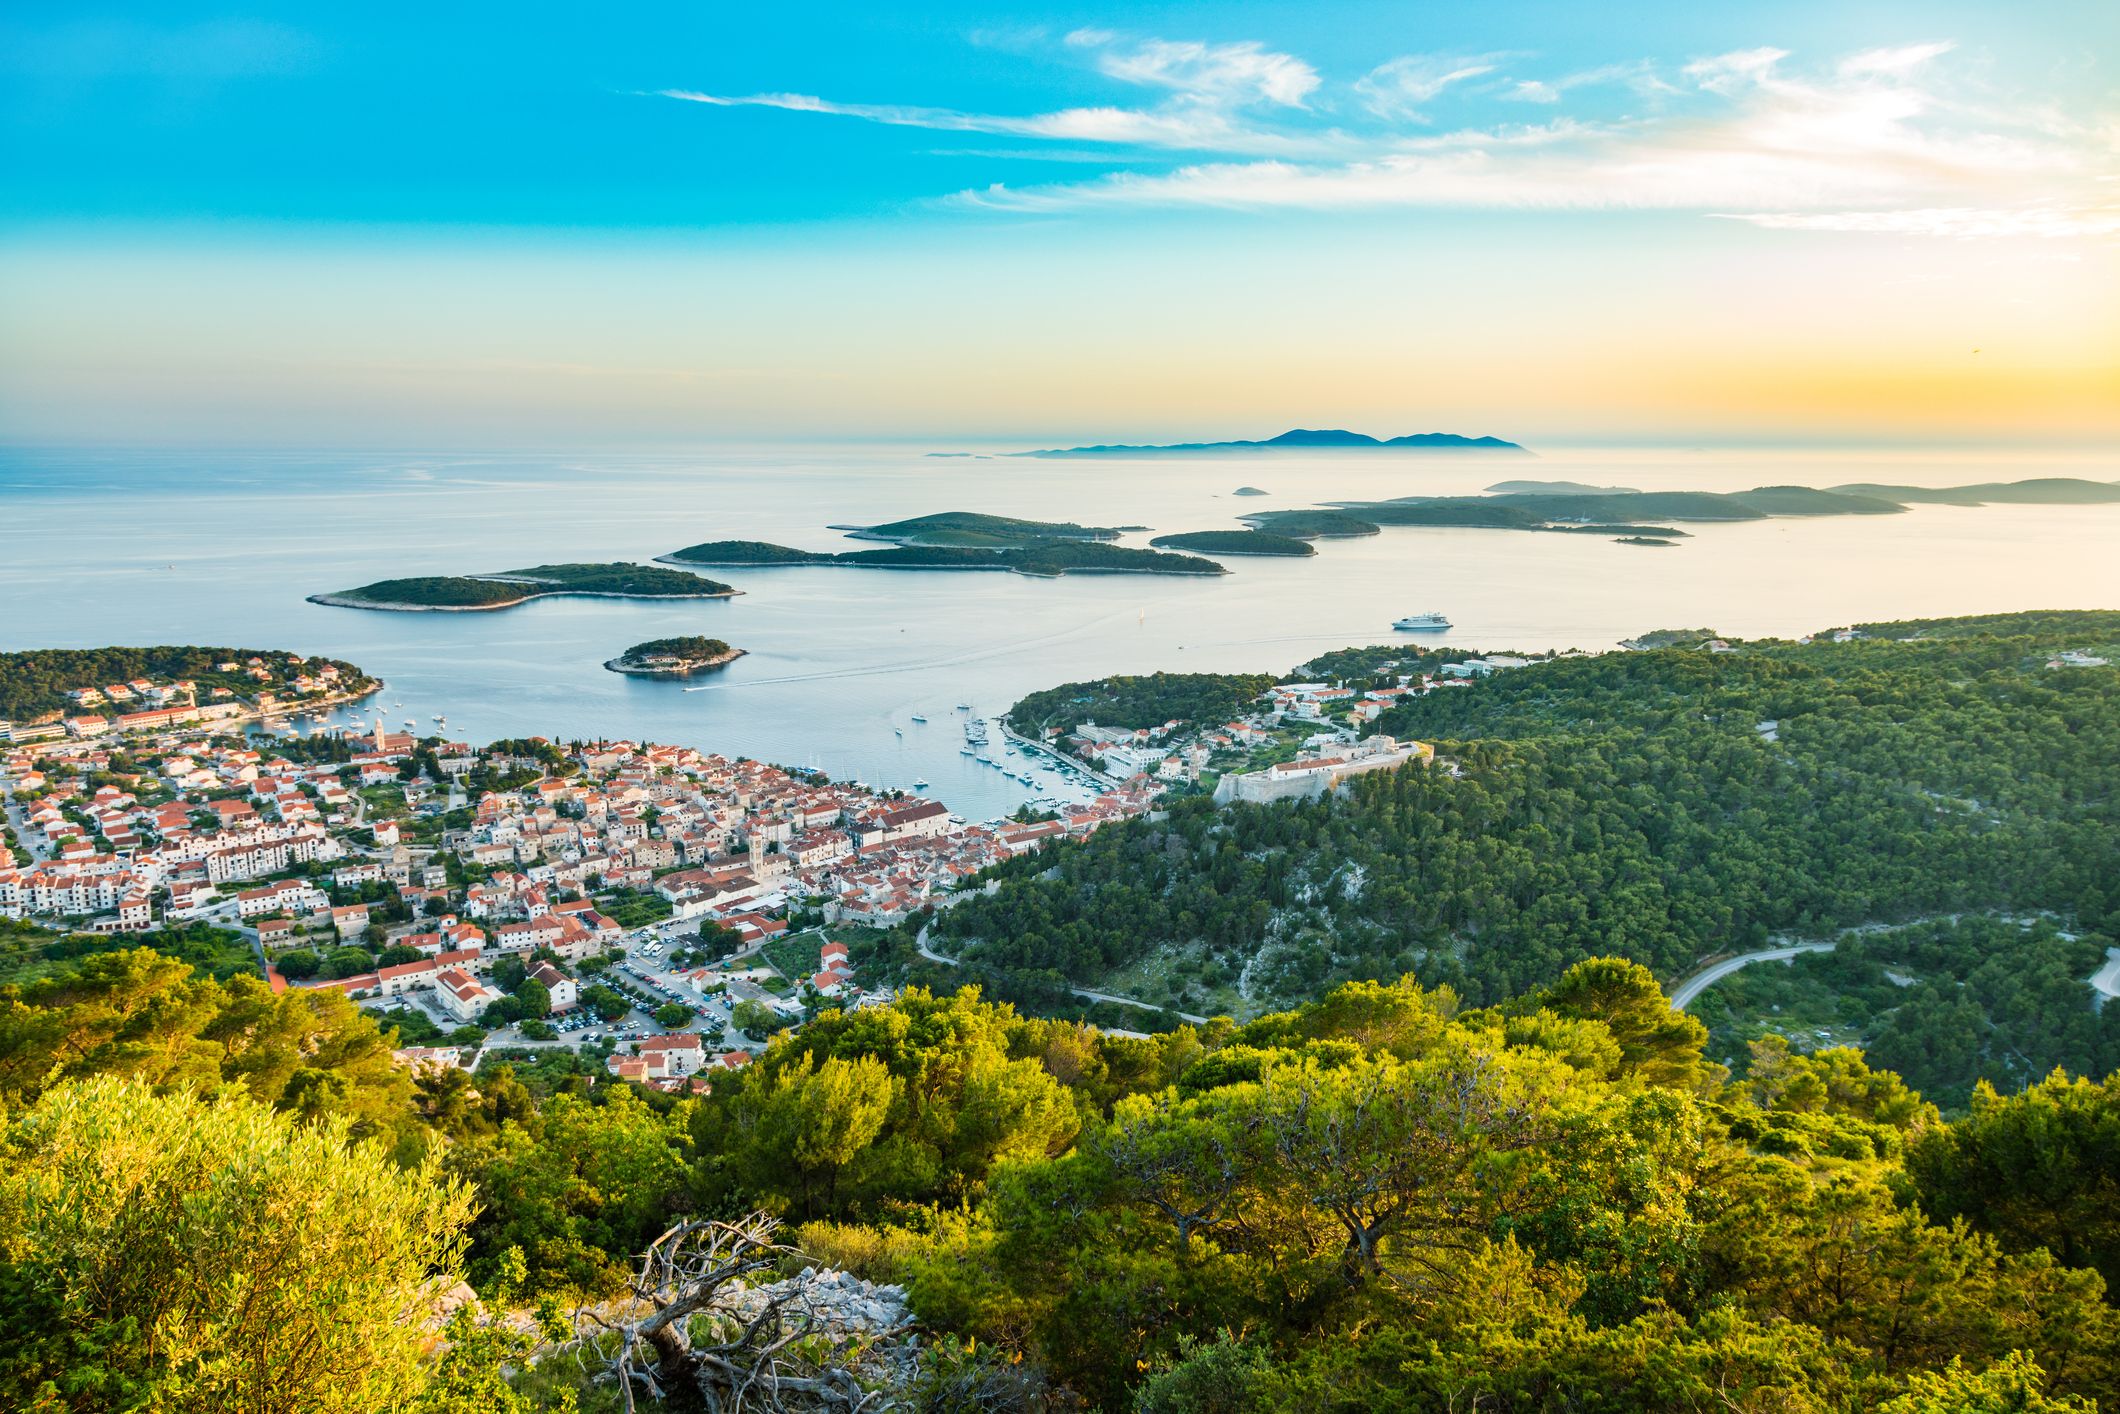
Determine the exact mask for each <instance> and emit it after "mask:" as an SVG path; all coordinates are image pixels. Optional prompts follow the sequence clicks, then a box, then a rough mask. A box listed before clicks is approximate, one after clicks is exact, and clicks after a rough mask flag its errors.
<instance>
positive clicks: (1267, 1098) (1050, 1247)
mask: <svg viewBox="0 0 2120 1414" xmlns="http://www.w3.org/2000/svg"><path fill="white" fill-rule="evenodd" d="M106 941H109V940H106ZM118 941H120V942H121V943H122V940H118ZM0 999H4V1002H5V1004H6V1006H7V1007H8V1008H10V1015H11V1019H12V1024H11V1026H10V1027H9V1029H8V1031H7V1033H6V1037H5V1044H4V1045H0V1106H4V1107H5V1112H6V1114H7V1116H8V1125H7V1128H6V1130H5V1132H4V1135H0V1143H4V1145H5V1155H6V1163H5V1164H0V1237H4V1240H5V1241H6V1243H7V1249H8V1272H9V1275H10V1279H11V1280H12V1281H13V1282H15V1283H16V1284H17V1285H18V1286H19V1287H21V1288H22V1289H23V1290H24V1291H25V1292H27V1293H29V1296H26V1297H25V1299H23V1300H21V1301H19V1302H18V1303H17V1304H16V1306H15V1308H14V1310H13V1314H12V1325H11V1327H10V1339H9V1340H7V1341H5V1342H0V1390H5V1391H7V1392H8V1393H9V1402H10V1406H11V1407H13V1406H20V1407H24V1408H52V1409H69V1410H82V1411H100V1410H107V1409H116V1408H119V1407H134V1408H157V1409H169V1410H172V1411H178V1410H199V1411H207V1410H216V1411H218V1410H237V1409H264V1408H285V1409H289V1410H296V1409H300V1410H309V1409H319V1410H323V1409H331V1410H348V1411H353V1410H362V1411H366V1410H386V1409H387V1410H395V1411H404V1414H472V1411H480V1414H485V1411H498V1412H499V1414H566V1412H567V1411H578V1414H620V1412H621V1411H628V1414H678V1411H686V1410H697V1409H700V1408H721V1409H726V1410H731V1411H735V1410H747V1409H748V1410H759V1411H801V1414H847V1411H849V1410H853V1409H857V1408H858V1409H866V1410H871V1411H876V1412H877V1414H881V1411H883V1410H887V1409H893V1410H937V1411H941V1410H950V1411H966V1414H974V1412H975V1411H977V1412H979V1414H1060V1411H1064V1410H1083V1409H1093V1410H1108V1411H1114V1414H1122V1412H1123V1411H1134V1414H1176V1412H1177V1411H1188V1414H1252V1411H1261V1414H1371V1412H1372V1411H1380V1412H1381V1414H1430V1411H1435V1410H1443V1409H1450V1408H1452V1407H1457V1408H1466V1409H1473V1408H1479V1409H1489V1410H1497V1411H1504V1412H1505V1414H1545V1412H1546V1411H1555V1412H1556V1414H1559V1412H1560V1411H1600V1412H1601V1414H1635V1411H1658V1414H1662V1412H1663V1411H1671V1412H1672V1414H1678V1411H1708V1410H1716V1409H1721V1410H1731V1409H1736V1410H1746V1411H1786V1414H1866V1411H1880V1414H1973V1411H1996V1414H2001V1411H2021V1414H2089V1411H2090V1410H2091V1408H2092V1406H2091V1405H2090V1404H2089V1403H2087V1402H2086V1400H2087V1399H2088V1398H2089V1397H2091V1396H2095V1395H2099V1394H2103V1393H2105V1392H2108V1391H2110V1390H2111V1389H2112V1388H2113V1387H2114V1386H2115V1383H2116V1381H2120V1313H2116V1311H2115V1309H2114V1307H2113V1306H2112V1305H2111V1304H2110V1303H2109V1302H2108V1301H2107V1300H2106V1299H2104V1298H2105V1293H2106V1292H2107V1290H2108V1287H2107V1285H2106V1277H2107V1276H2108V1275H2109V1276H2113V1277H2120V1224H2116V1223H2115V1222H2114V1220H2113V1217H2112V1213H2111V1209H2110V1203H2109V1197H2110V1195H2109V1192H2108V1191H2107V1189H2108V1186H2109V1174H2110V1157H2109V1147H2110V1142H2111V1141H2110V1135H2111V1130H2112V1126H2113V1125H2114V1124H2115V1123H2116V1122H2120V1080H2115V1081H2108V1082H2106V1083H2105V1084H2103V1085H2099V1084H2095V1083H2091V1082H2086V1081H2082V1080H2072V1079H2070V1078H2068V1077H2066V1076H2060V1075H2057V1076H2055V1077H2053V1078H2051V1079H2047V1080H2044V1081H2042V1082H2041V1083H2039V1084H2037V1085H2036V1086H2034V1087H2032V1088H2031V1089H2029V1090H2027V1091H2026V1092H2024V1093H2022V1094H2018V1095H2015V1096H2012V1097H2009V1098H2004V1097H2002V1096H2000V1095H1996V1094H1994V1093H1992V1092H1989V1093H1987V1094H1986V1095H1985V1096H1983V1098H1982V1099H1981V1102H1980V1103H1979V1104H1978V1105H1977V1106H1976V1107H1975V1108H1974V1110H1973V1111H1972V1112H1971V1113H1970V1114H1968V1115H1967V1116H1966V1117H1964V1118H1962V1119H1959V1120H1957V1121H1955V1122H1945V1121H1944V1120H1942V1118H1941V1117H1940V1116H1939V1115H1938V1114H1937V1112H1936V1109H1935V1107H1934V1106H1933V1105H1932V1104H1930V1103H1928V1102H1927V1101H1926V1100H1925V1099H1924V1098H1923V1097H1922V1096H1921V1095H1919V1094H1917V1093H1914V1092H1913V1091H1911V1090H1910V1089H1909V1088H1908V1087H1907V1086H1906V1085H1905V1084H1904V1083H1903V1081H1902V1080H1901V1079H1900V1078H1899V1077H1898V1076H1896V1075H1893V1074H1891V1073H1890V1072H1888V1071H1884V1070H1881V1069H1877V1068H1874V1067H1873V1065H1872V1064H1871V1063H1870V1062H1869V1061H1867V1060H1866V1059H1865V1057H1864V1056H1863V1055H1862V1054H1861V1053H1860V1052H1859V1051H1854V1050H1846V1049H1836V1050H1828V1051H1822V1052H1820V1053H1818V1054H1817V1055H1811V1056H1806V1055H1800V1054H1795V1053H1792V1052H1791V1051H1790V1050H1789V1049H1788V1048H1787V1047H1786V1046H1778V1045H1775V1044H1772V1043H1766V1042H1763V1043H1761V1044H1760V1045H1757V1046H1755V1047H1753V1048H1752V1050H1751V1052H1750V1054H1749V1057H1748V1060H1749V1062H1750V1066H1749V1074H1748V1075H1747V1076H1746V1077H1745V1078H1744V1079H1743V1080H1742V1081H1736V1082H1733V1081H1731V1080H1729V1079H1728V1078H1727V1077H1726V1076H1725V1074H1724V1072H1723V1071H1722V1069H1721V1068H1720V1067H1719V1066H1717V1065H1716V1064H1715V1063H1714V1062H1713V1061H1712V1060H1711V1059H1710V1058H1709V1057H1707V1056H1706V1055H1705V1054H1704V1053H1703V1043H1704V1041H1705V1040H1706V1039H1707V1038H1706V1035H1705V1033H1704V1031H1703V1029H1702V1028H1701V1026H1700V1024H1699V1023H1698V1022H1695V1021H1693V1020H1692V1019H1691V1018H1689V1017H1686V1016H1684V1015H1680V1014H1675V1013H1673V1012H1671V1011H1670V1010H1669V1009H1668V1007H1667V1005H1666V1002H1665V998H1664V997H1663V995H1662V994H1661V993H1660V992H1659V991H1658V990H1657V988H1656V985H1655V982H1654V981H1653V979H1651V978H1650V977H1649V976H1648V974H1647V973H1645V972H1644V971H1642V970H1641V969H1640V968H1637V967H1633V966H1631V965H1628V964H1625V963H1620V962H1616V961H1612V960H1600V961H1595V962H1589V963H1584V964H1581V965H1578V966H1576V967H1573V968H1570V969H1568V970H1567V971H1565V972H1563V973H1561V974H1559V975H1558V976H1557V977H1556V978H1555V979H1554V981H1553V982H1552V983H1551V984H1550V985H1548V986H1545V987H1541V988H1538V989H1536V990H1533V991H1529V992H1526V993H1523V994H1520V995H1516V996H1511V997H1507V998H1503V999H1499V1004H1497V1005H1495V1006H1492V1007H1468V1006H1467V1005H1465V1004H1464V1001H1463V1000H1462V999H1461V998H1459V997H1457V996H1455V995H1453V994H1452V993H1451V992H1450V991H1449V990H1448V989H1443V988H1435V987H1424V986H1422V985H1420V984H1418V983H1416V982H1415V981H1414V980H1413V979H1411V978H1407V979H1402V980H1397V981H1394V982H1392V983H1388V984H1374V983H1358V984H1351V985H1347V986H1343V987H1339V988H1334V989H1330V990H1327V991H1324V992H1321V993H1320V994H1319V995H1318V996H1317V997H1316V998H1315V999H1314V1000H1311V1001H1309V1002H1306V1003H1305V1004H1303V1005H1301V1006H1299V1007H1294V1008H1291V1009H1289V1010H1287V1011H1284V1012H1279V1013H1276V1014H1273V1015H1270V1016H1265V1017H1261V1018H1259V1019H1258V1020H1256V1021H1254V1022H1252V1023H1250V1024H1248V1025H1244V1026H1235V1025H1232V1024H1230V1023H1228V1022H1217V1023H1215V1024H1212V1025H1209V1026H1206V1027H1201V1028H1197V1029H1195V1028H1191V1027H1187V1028H1184V1029H1181V1030H1178V1031H1175V1032H1171V1033H1168V1034H1165V1035H1161V1036H1146V1037H1144V1036H1134V1035H1124V1034H1114V1033H1110V1032H1099V1031H1097V1030H1095V1029H1094V1028H1089V1027H1081V1026H1077V1025H1074V1024H1072V1023H1063V1022H1046V1021H1038V1020H1034V1019H1030V1018H1026V1017H1024V1016H1021V1015H1019V1014H1017V1013H1015V1012H1014V1011H1012V1010H1011V1009H1010V1008H1008V1007H1006V1006H1000V1005H996V1004H994V1003H992V1002H991V1001H988V1000H985V999H982V998H980V997H979V996H978V995H977V993H976V992H974V991H972V990H970V989H965V990H962V991H959V992H956V993H955V994H953V995H935V994H931V993H929V992H927V991H925V990H922V989H920V988H917V987H915V988H909V989H907V990H906V991H905V992H904V993H902V994H901V995H900V996H898V997H897V998H895V999H894V1000H892V1001H890V1002H888V1003H886V1004H882V1005H879V1006H874V1007H868V1008H864V1009H862V1010H859V1011H854V1012H842V1011H841V1010H839V1009H837V1008H832V1007H827V1008H825V1009H823V1010H822V1011H820V1012H819V1013H818V1015H817V1016H816V1017H815V1018H814V1019H812V1020H810V1021H809V1022H808V1023H807V1024H806V1025H804V1026H802V1027H801V1028H800V1029H796V1030H788V1031H783V1032H782V1033H781V1034H780V1035H778V1036H777V1037H775V1038H774V1039H773V1041H772V1042H771V1044H770V1045H769V1046H768V1047H767V1048H766V1050H765V1051H764V1053H763V1054H762V1055H761V1056H759V1057H758V1058H757V1059H756V1060H754V1061H753V1062H752V1063H751V1064H749V1065H747V1066H745V1067H744V1068H743V1069H741V1070H740V1071H737V1072H734V1073H730V1074H721V1073H717V1074H716V1076H715V1079H714V1083H713V1085H712V1087H711V1089H709V1090H705V1091H703V1092H701V1093H697V1094H688V1095H685V1096H683V1097H679V1096H675V1095H669V1094H664V1093H661V1092H659V1091H655V1090H650V1089H645V1088H641V1087H636V1086H632V1085H628V1084H625V1083H622V1082H618V1081H614V1080H610V1079H608V1078H606V1077H604V1076H602V1075H601V1074H599V1075H597V1076H596V1077H595V1079H596V1081H597V1083H596V1084H595V1085H594V1087H593V1088H590V1087H588V1086H585V1085H583V1084H582V1083H581V1081H582V1079H583V1078H585V1077H581V1076H571V1077H570V1076H568V1075H567V1073H566V1071H565V1070H564V1069H563V1068H562V1069H560V1070H557V1071H553V1070H548V1069H546V1068H545V1067H544V1066H543V1064H542V1063H535V1064H533V1063H532V1062H530V1061H529V1060H528V1059H527V1058H525V1059H524V1060H523V1062H522V1064H520V1065H511V1064H509V1063H507V1062H505V1061H501V1060H490V1061H489V1062H488V1063H487V1064H486V1065H484V1066H483V1067H482V1068H481V1069H480V1070H479V1072H478V1073H477V1075H476V1076H473V1075H469V1074H466V1073H464V1072H462V1071H459V1070H456V1069H454V1068H448V1067H445V1068H442V1069H439V1070H433V1071H428V1072H425V1073H421V1074H417V1075H415V1074H414V1072H412V1071H411V1070H409V1069H408V1068H406V1067H403V1066H399V1065H395V1064H393V1063H392V1059H391V1051H392V1048H393V1047H394V1046H395V1045H396V1043H397V1041H398V1037H397V1035H396V1033H395V1032H393V1031H386V1030H382V1029H380V1028H379V1026H378V1024H377V1021H376V1020H375V1019H374V1018H373V1017H371V1016H369V1015H367V1014H365V1013H363V1012H361V1011H359V1010H357V1009H356V1008H355V1006H354V1005H353V1003H351V1002H350V1001H348V1000H347V999H346V998H345V997H343V996H342V995H340V994H338V993H337V992H335V991H331V990H328V989H313V990H301V989H298V990H294V991H290V992H287V993H284V994H275V993H274V992H273V991H272V990H271V989H270V988H268V987H267V986H266V985H265V984H264V983H263V982H262V981H259V980H258V979H257V978H255V977H250V976H243V975H235V976H230V977H227V978H225V979H217V978H216V977H214V976H213V975H211V974H210V973H208V972H206V971H204V970H201V969H199V968H195V967H194V966H193V965H192V964H191V963H190V962H188V961H186V960H183V959H180V958H177V957H170V956H165V955H163V954H160V953H157V952H155V951H151V950H148V949H145V948H138V949H135V948H130V947H125V946H119V947H117V948H116V949H114V950H111V951H107V952H97V953H94V954H91V955H89V956H85V957H80V958H78V959H75V960H72V961H69V962H66V963H64V964H63V965H62V970H61V971H60V972H58V973H55V974H53V975H50V976H45V977H41V978H39V979H37V980H35V981H32V982H30V983H28V984H27V985H25V986H22V987H19V988H14V987H10V988H7V989H5V991H4V994H0ZM739 1278H740V1279H741V1280H738V1279H739ZM459 1283H468V1284H470V1286H471V1288H472V1291H473V1294H475V1295H476V1297H477V1298H478V1300H477V1301H476V1302H462V1303H461V1304H460V1303H459V1300H458V1299H457V1298H456V1297H453V1296H452V1297H450V1298H449V1299H448V1300H446V1301H445V1300H443V1299H442V1298H443V1295H444V1293H451V1292H454V1291H460V1290H461V1288H460V1287H459ZM30 1297H34V1298H35V1299H29V1298H30ZM451 1307H458V1309H456V1310H455V1312H454V1314H453V1315H449V1314H446V1313H447V1312H448V1311H449V1309H450V1308H451ZM144 1312H151V1313H152V1314H153V1315H154V1320H152V1321H145V1320H142V1319H140V1317H141V1315H142V1313H144ZM1122 1313H1123V1314H1124V1317H1125V1318H1124V1319H1113V1317H1114V1316H1115V1315H1118V1314H1122ZM445 1322H446V1324H445ZM680 1322H682V1323H683V1324H684V1325H685V1326H688V1327H690V1328H691V1329H692V1330H695V1331H699V1332H713V1333H714V1334H713V1338H712V1341H711V1343H710V1342H709V1341H707V1340H705V1339H698V1340H680V1339H672V1338H669V1337H668V1336H667V1334H665V1332H666V1330H667V1328H668V1327H669V1326H671V1325H674V1324H678V1323H680ZM916 1322H917V1329H916V1328H915V1325H914V1323H916ZM172 1333H180V1334H182V1336H183V1337H184V1339H183V1342H182V1343H181V1344H180V1345H179V1346H178V1347H177V1349H176V1350H175V1351H172V1350H171V1349H170V1340H169V1337H170V1336H171V1334H172ZM651 1376H652V1378H651ZM629 1386H630V1387H629ZM760 1386H763V1387H764V1388H766V1389H767V1390H769V1391H772V1395H771V1398H770V1399H769V1400H760V1399H757V1398H756V1397H755V1396H756V1394H757V1391H758V1388H759V1387H760ZM113 1387H115V1388H118V1389H121V1390H122V1391H123V1392H124V1394H125V1401H124V1402H123V1403H122V1404H121V1403H120V1401H118V1400H114V1399H108V1398H103V1397H100V1396H101V1395H102V1394H103V1393H104V1392H106V1391H109V1390H111V1389H112V1388H113ZM820 1388H822V1389H824V1390H828V1391H832V1392H834V1394H835V1396H836V1394H837V1392H839V1391H847V1392H848V1394H847V1397H845V1398H838V1397H834V1398H831V1399H824V1398H818V1397H815V1391H817V1390H818V1389H820ZM62 1389H63V1390H67V1391H72V1392H77V1393H78V1392H87V1393H88V1394H94V1395H96V1396H98V1397H96V1398H88V1397H71V1398H67V1399H64V1400H61V1399H58V1398H54V1397H43V1396H36V1397H34V1398H32V1397H30V1396H26V1395H24V1392H25V1391H27V1392H36V1391H58V1390H62ZM739 1396H740V1397H739ZM1755 1396H1758V1397H1755Z"/></svg>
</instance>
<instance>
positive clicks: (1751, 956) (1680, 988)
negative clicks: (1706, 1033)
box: [1671, 943, 1833, 1011]
mask: <svg viewBox="0 0 2120 1414" xmlns="http://www.w3.org/2000/svg"><path fill="white" fill-rule="evenodd" d="M1831 951H1833V944H1831V943H1798V944H1796V945H1795V946H1793V947H1786V948H1762V949H1761V950H1760V951H1758V952H1748V953H1744V954H1742V955H1740V956H1738V957H1730V958H1724V959H1723V960H1722V961H1721V962H1718V963H1716V964H1715V965H1714V966H1713V967H1704V968H1702V969H1701V970H1700V971H1698V972H1696V973H1694V974H1693V975H1692V976H1691V977H1688V978H1687V979H1686V980H1685V981H1683V982H1681V983H1679V984H1678V985H1677V986H1676V987H1673V988H1672V989H1671V1010H1673V1011H1684V1010H1685V1009H1686V1008H1687V1007H1688V1006H1690V1005H1691V1004H1692V1002H1693V999H1694V998H1695V997H1698V996H1699V995H1700V994H1701V993H1702V992H1705V991H1707V990H1708V988H1710V987H1712V986H1714V985H1715V984H1716V983H1717V982H1720V981H1722V979H1723V978H1725V977H1727V976H1729V975H1730V974H1731V973H1733V972H1735V971H1737V970H1738V969H1739V968H1740V967H1750V966H1751V965H1752V964H1753V963H1755V962H1787V961H1788V960H1789V959H1790V958H1792V957H1795V956H1796V955H1797V954H1798V953H1807V952H1831Z"/></svg>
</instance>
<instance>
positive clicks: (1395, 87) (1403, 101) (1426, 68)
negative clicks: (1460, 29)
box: [1354, 54, 1506, 122]
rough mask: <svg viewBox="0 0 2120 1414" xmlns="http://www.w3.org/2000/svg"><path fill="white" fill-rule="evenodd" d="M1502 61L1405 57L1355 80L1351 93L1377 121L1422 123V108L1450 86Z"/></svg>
mask: <svg viewBox="0 0 2120 1414" xmlns="http://www.w3.org/2000/svg"><path fill="white" fill-rule="evenodd" d="M1504 57H1506V56H1503V55H1499V54H1483V55H1479V56H1476V57H1466V56H1452V55H1443V54H1407V55H1403V56H1401V57H1400V58H1397V59H1393V60H1392V61H1391V62H1390V63H1388V64H1379V65H1378V66H1377V67H1376V68H1374V69H1371V70H1370V71H1369V72H1368V73H1366V74H1364V75H1362V77H1360V78H1359V79H1356V80H1355V83H1354V91H1355V92H1356V93H1358V94H1360V95H1361V96H1362V101H1363V103H1364V105H1365V106H1366V107H1367V108H1368V109H1369V111H1370V112H1372V113H1374V114H1376V115H1377V116H1378V117H1381V118H1397V119H1402V120H1404V119H1410V120H1412V121H1415V122H1420V121H1423V118H1422V115H1421V111H1420V110H1421V107H1422V105H1423V104H1426V103H1427V102H1428V101H1429V100H1430V99H1432V98H1435V97H1436V96H1437V95H1438V94H1440V93H1442V91H1443V90H1444V89H1446V88H1449V87H1450V86H1451V85H1452V84H1459V83H1463V82H1465V80H1467V79H1476V78H1480V77H1482V76H1484V75H1487V74H1491V73H1493V72H1494V71H1495V67H1496V65H1497V64H1498V63H1499V62H1500V61H1501V60H1502V59H1503V58H1504Z"/></svg>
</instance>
